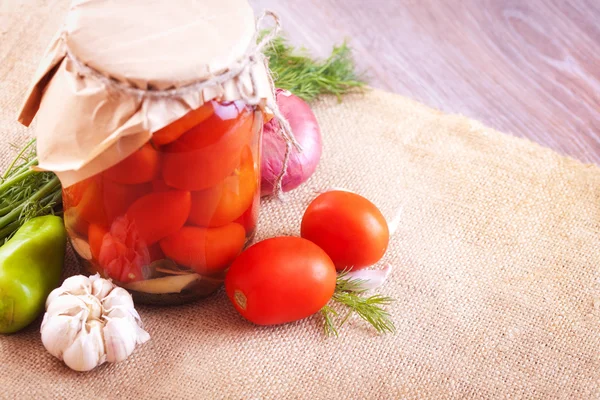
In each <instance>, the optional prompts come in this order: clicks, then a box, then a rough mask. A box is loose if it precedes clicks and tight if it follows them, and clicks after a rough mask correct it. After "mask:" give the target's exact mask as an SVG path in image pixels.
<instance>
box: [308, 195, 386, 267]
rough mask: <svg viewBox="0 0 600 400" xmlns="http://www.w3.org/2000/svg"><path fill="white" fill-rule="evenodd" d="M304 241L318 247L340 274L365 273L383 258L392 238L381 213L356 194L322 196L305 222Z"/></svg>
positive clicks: (309, 207) (311, 208)
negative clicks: (357, 271)
mask: <svg viewBox="0 0 600 400" xmlns="http://www.w3.org/2000/svg"><path fill="white" fill-rule="evenodd" d="M301 232H302V234H301V235H302V237H303V238H305V239H308V240H310V241H311V242H313V243H315V244H317V245H318V246H319V247H321V248H322V249H323V250H325V252H326V253H327V254H328V255H329V257H331V259H332V260H333V262H334V263H335V266H336V268H337V269H338V270H344V269H349V270H352V269H355V270H356V269H361V268H365V267H367V266H370V265H373V264H375V263H376V262H377V261H379V260H380V259H381V257H383V255H384V254H385V251H386V249H387V246H388V242H389V238H390V234H389V230H388V225H387V222H386V221H385V218H384V217H383V215H382V214H381V211H379V209H378V208H377V207H375V205H374V204H373V203H371V202H370V201H369V200H367V199H365V198H364V197H362V196H359V195H358V194H355V193H350V192H343V191H337V190H336V191H331V192H327V193H323V194H321V195H319V196H318V197H317V198H316V199H314V200H313V202H312V203H310V205H309V206H308V208H307V209H306V211H305V212H304V216H303V218H302V227H301Z"/></svg>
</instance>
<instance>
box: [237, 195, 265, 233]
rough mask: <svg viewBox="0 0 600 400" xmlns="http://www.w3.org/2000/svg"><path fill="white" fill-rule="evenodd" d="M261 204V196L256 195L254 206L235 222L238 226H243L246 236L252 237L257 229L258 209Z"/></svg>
mask: <svg viewBox="0 0 600 400" xmlns="http://www.w3.org/2000/svg"><path fill="white" fill-rule="evenodd" d="M259 204H260V196H259V194H258V193H256V194H255V195H254V200H253V201H252V204H251V205H250V207H248V209H247V210H246V211H244V213H243V214H242V216H241V217H239V218H238V219H236V220H235V222H237V223H238V224H241V225H242V226H243V227H244V229H245V230H246V235H250V233H252V232H253V231H254V230H255V229H256V223H257V222H258V207H259Z"/></svg>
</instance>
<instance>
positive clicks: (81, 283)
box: [46, 275, 92, 307]
mask: <svg viewBox="0 0 600 400" xmlns="http://www.w3.org/2000/svg"><path fill="white" fill-rule="evenodd" d="M91 287H92V286H91V282H90V279H89V278H88V277H86V276H83V275H75V276H72V277H70V278H67V279H65V281H64V282H63V284H62V285H61V286H60V287H58V288H56V289H54V290H53V291H52V292H50V295H49V296H48V298H47V299H46V307H47V306H48V304H50V303H51V302H52V301H54V299H55V298H57V297H58V296H60V295H62V294H63V293H71V294H74V295H80V294H87V293H90V290H91Z"/></svg>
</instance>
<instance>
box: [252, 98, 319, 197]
mask: <svg viewBox="0 0 600 400" xmlns="http://www.w3.org/2000/svg"><path fill="white" fill-rule="evenodd" d="M276 96H277V98H276V100H277V105H278V106H279V109H280V111H281V113H282V114H283V116H284V117H285V118H286V119H287V120H288V122H289V123H290V127H291V128H292V133H293V134H294V137H295V138H296V141H298V143H299V144H300V146H301V147H302V152H299V151H298V150H296V149H295V148H292V153H291V154H290V161H289V164H288V168H287V173H286V174H285V176H284V177H283V182H282V189H283V191H284V192H287V191H289V190H292V189H295V188H297V187H298V186H300V184H302V183H303V182H305V181H306V180H307V179H308V178H309V177H310V176H311V175H312V174H313V173H314V172H315V170H316V169H317V165H318V164H319V160H320V159H321V147H322V144H321V131H320V130H319V125H318V123H317V118H316V117H315V114H313V112H312V110H311V109H310V107H309V106H308V104H307V103H306V102H305V101H304V100H302V99H301V98H299V97H298V96H295V95H293V94H292V93H290V92H288V91H287V90H283V89H277V92H276ZM279 129H280V128H279V123H278V122H277V120H276V119H275V118H273V119H272V120H271V121H269V122H268V123H266V124H265V126H264V132H263V138H262V161H261V166H260V169H261V177H262V181H261V185H260V190H261V195H262V196H266V195H270V194H272V193H273V186H274V184H275V181H276V179H277V176H278V175H279V173H280V172H281V168H282V166H283V157H284V155H285V148H286V146H285V141H284V140H283V138H282V137H281V134H280V131H279Z"/></svg>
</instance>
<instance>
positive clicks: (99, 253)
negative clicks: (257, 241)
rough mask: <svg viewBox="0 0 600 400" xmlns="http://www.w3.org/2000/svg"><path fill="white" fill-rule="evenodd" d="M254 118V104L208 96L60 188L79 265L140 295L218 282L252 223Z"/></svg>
mask: <svg viewBox="0 0 600 400" xmlns="http://www.w3.org/2000/svg"><path fill="white" fill-rule="evenodd" d="M262 126H263V114H262V112H261V111H260V110H259V109H258V108H257V107H254V106H249V105H247V104H245V103H244V102H243V101H241V100H237V101H233V102H228V103H224V102H218V101H210V102H208V103H205V104H204V105H202V106H201V107H200V108H198V109H196V110H194V111H191V112H189V113H187V114H186V115H184V116H183V117H182V118H180V119H178V120H176V121H175V122H173V123H172V124H170V125H167V126H166V127H164V128H162V129H160V130H159V131H157V132H155V133H154V134H153V136H152V139H151V140H150V141H149V142H147V143H146V144H144V145H143V146H142V147H141V148H139V149H138V150H137V151H135V152H134V153H133V154H131V155H129V156H128V157H127V158H125V159H123V161H121V162H119V163H118V164H116V165H114V166H112V167H110V168H108V169H106V170H104V171H103V172H101V173H98V174H96V175H94V176H92V177H90V178H88V179H85V180H84V181H81V182H79V183H77V184H75V185H72V186H70V187H68V188H66V189H64V191H63V202H64V219H65V225H66V226H67V230H68V233H69V237H70V239H71V243H72V244H73V248H74V249H75V250H76V252H77V254H78V255H79V257H80V259H81V264H82V266H83V269H84V271H83V273H84V274H95V273H99V274H100V275H102V276H103V277H105V278H111V279H112V280H113V281H114V282H115V283H116V284H118V285H120V286H122V287H124V288H126V289H128V290H129V291H130V292H131V293H132V295H133V297H134V300H135V301H137V302H142V303H150V304H177V303H183V302H187V301H191V300H195V299H197V298H200V297H204V296H207V295H209V294H210V293H212V292H214V291H215V290H216V289H218V288H219V287H220V286H221V284H222V283H223V281H224V277H225V273H226V271H227V268H228V266H229V265H230V263H231V262H232V261H233V260H234V259H235V257H236V256H237V255H238V254H239V253H240V252H241V251H242V249H243V248H244V247H245V246H246V245H247V243H249V241H250V240H251V238H252V236H253V234H254V230H255V228H256V220H257V216H258V207H259V198H260V197H259V196H260V187H259V185H260V145H259V144H260V137H261V134H262Z"/></svg>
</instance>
